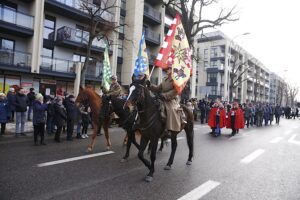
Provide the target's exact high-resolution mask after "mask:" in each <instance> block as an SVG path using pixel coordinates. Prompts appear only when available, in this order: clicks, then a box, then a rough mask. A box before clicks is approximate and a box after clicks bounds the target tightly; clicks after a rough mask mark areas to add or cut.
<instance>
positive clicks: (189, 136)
mask: <svg viewBox="0 0 300 200" xmlns="http://www.w3.org/2000/svg"><path fill="white" fill-rule="evenodd" d="M184 130H185V133H186V140H187V144H188V147H189V157H188V161H187V162H186V164H187V165H191V164H192V159H193V156H194V125H193V124H192V123H191V124H187V125H186V127H185V129H184Z"/></svg>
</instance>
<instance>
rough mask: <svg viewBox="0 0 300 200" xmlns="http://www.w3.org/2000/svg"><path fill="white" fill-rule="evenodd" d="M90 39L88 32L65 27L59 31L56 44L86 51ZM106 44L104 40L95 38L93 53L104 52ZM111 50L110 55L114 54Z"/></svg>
mask: <svg viewBox="0 0 300 200" xmlns="http://www.w3.org/2000/svg"><path fill="white" fill-rule="evenodd" d="M88 38H89V33H88V32H86V31H82V30H79V29H73V28H70V27H66V26H64V27H61V28H60V29H58V30H57V35H56V40H55V44H57V45H59V46H63V47H67V48H74V47H77V48H84V49H86V48H87V43H88ZM109 43H111V41H109ZM106 44H107V43H106V41H105V40H104V39H100V40H98V39H97V38H95V39H94V41H93V43H92V47H91V51H92V52H93V53H101V52H104V50H105V46H106ZM109 50H110V53H112V51H111V49H109Z"/></svg>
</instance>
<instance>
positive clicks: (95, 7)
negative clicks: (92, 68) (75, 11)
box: [79, 0, 125, 86]
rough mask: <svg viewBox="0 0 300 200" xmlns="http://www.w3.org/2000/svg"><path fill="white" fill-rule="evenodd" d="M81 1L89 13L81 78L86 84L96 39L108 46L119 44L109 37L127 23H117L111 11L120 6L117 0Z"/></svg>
mask: <svg viewBox="0 0 300 200" xmlns="http://www.w3.org/2000/svg"><path fill="white" fill-rule="evenodd" d="M79 3H80V5H79V6H80V8H81V9H82V10H83V11H84V12H85V13H87V15H88V23H87V24H86V27H85V31H87V32H88V35H86V37H87V38H86V41H87V44H86V59H85V62H84V64H83V67H82V70H81V80H80V84H81V85H82V86H84V85H85V75H86V72H87V67H88V65H89V62H90V58H91V49H92V45H93V42H94V41H95V40H98V41H100V40H104V41H105V42H106V43H107V45H108V47H110V46H112V45H117V44H113V43H112V42H111V41H110V40H109V38H110V36H111V35H112V34H113V33H118V32H119V29H120V27H121V26H125V24H117V23H116V22H115V19H114V15H113V14H112V13H111V11H112V10H114V9H116V8H118V6H117V4H116V3H117V0H114V1H111V0H97V1H95V3H94V4H91V3H89V2H88V1H86V0H81V1H79ZM98 59H99V60H101V59H103V55H99V56H98Z"/></svg>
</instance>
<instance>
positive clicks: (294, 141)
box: [288, 134, 300, 145]
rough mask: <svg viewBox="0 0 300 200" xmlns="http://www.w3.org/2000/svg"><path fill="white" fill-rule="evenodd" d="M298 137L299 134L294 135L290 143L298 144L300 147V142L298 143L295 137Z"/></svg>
mask: <svg viewBox="0 0 300 200" xmlns="http://www.w3.org/2000/svg"><path fill="white" fill-rule="evenodd" d="M296 136H297V134H294V135H293V136H292V137H291V138H290V139H289V140H288V142H290V143H292V144H297V145H300V141H296V140H295V137H296Z"/></svg>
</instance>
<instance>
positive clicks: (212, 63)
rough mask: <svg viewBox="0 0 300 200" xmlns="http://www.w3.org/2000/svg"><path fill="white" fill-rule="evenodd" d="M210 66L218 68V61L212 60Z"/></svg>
mask: <svg viewBox="0 0 300 200" xmlns="http://www.w3.org/2000/svg"><path fill="white" fill-rule="evenodd" d="M210 67H212V68H217V67H218V62H217V61H211V62H210Z"/></svg>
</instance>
